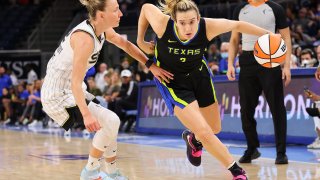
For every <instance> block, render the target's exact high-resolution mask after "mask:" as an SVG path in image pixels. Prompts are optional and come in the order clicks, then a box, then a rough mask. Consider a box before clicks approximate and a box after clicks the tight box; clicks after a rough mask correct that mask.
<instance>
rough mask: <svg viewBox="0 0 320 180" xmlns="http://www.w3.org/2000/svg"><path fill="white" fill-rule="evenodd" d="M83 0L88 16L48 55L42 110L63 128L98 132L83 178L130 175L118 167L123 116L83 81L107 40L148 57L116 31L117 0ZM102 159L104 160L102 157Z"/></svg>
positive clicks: (158, 72) (158, 73)
mask: <svg viewBox="0 0 320 180" xmlns="http://www.w3.org/2000/svg"><path fill="white" fill-rule="evenodd" d="M80 2H81V3H82V4H83V5H84V6H86V8H87V9H88V12H89V19H88V20H85V21H83V22H82V23H80V24H79V25H78V26H76V27H75V28H74V29H72V30H71V31H70V32H69V33H68V34H67V35H66V37H65V38H64V40H63V41H62V42H61V44H60V46H59V47H58V48H57V49H56V51H55V53H54V55H53V56H52V58H51V59H50V61H49V63H48V65H47V72H46V76H45V79H44V83H43V87H42V91H41V101H42V104H43V110H44V111H45V112H46V113H47V114H48V115H49V116H50V117H51V118H52V119H53V120H54V121H56V122H57V123H58V124H59V125H60V126H62V127H63V128H64V129H65V130H69V129H70V128H71V127H72V126H73V125H74V123H75V122H79V121H80V122H81V121H83V122H84V124H85V127H86V129H87V130H88V131H89V132H96V134H95V135H94V137H93V141H92V148H91V150H90V153H89V159H88V163H87V165H86V166H85V167H84V168H83V170H82V172H81V175H80V179H81V180H92V179H127V178H126V177H124V176H123V175H121V173H120V172H119V170H117V169H116V161H115V159H116V152H117V135H118V128H119V125H120V120H119V117H118V116H117V115H116V114H115V113H113V112H112V111H109V110H108V109H106V108H103V107H102V106H101V105H99V104H98V102H97V101H96V100H95V98H94V96H93V95H91V94H89V93H88V92H87V91H86V87H85V84H84V82H83V80H84V77H85V74H86V72H87V71H88V69H90V68H91V67H93V66H94V65H95V63H96V62H97V60H98V56H99V52H100V50H101V48H102V46H103V43H104V41H105V40H107V41H109V42H110V43H112V44H114V45H116V46H118V47H120V48H121V49H123V50H124V51H125V52H127V53H128V54H129V55H131V56H132V57H134V58H135V59H137V60H139V61H140V62H141V63H143V64H145V63H146V61H147V59H148V58H147V57H146V56H145V55H144V54H143V52H142V51H141V50H139V48H137V47H136V46H135V45H133V44H132V43H130V42H129V41H127V40H126V39H124V38H123V37H121V36H120V35H119V34H117V33H116V32H115V31H114V30H113V28H114V27H117V26H118V25H119V21H120V17H121V16H122V13H121V11H120V10H119V5H118V3H117V1H116V0H80ZM150 71H151V72H152V73H153V74H154V75H155V77H156V78H159V80H165V81H168V79H170V78H172V75H171V74H170V73H168V72H166V71H165V70H163V69H161V68H159V67H157V66H155V65H153V66H150ZM102 157H104V159H105V160H104V159H103V160H102V161H100V158H102Z"/></svg>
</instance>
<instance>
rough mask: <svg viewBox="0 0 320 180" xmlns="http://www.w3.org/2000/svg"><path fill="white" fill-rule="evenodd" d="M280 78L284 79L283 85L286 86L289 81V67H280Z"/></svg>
mask: <svg viewBox="0 0 320 180" xmlns="http://www.w3.org/2000/svg"><path fill="white" fill-rule="evenodd" d="M282 80H284V86H285V87H286V86H288V85H289V83H290V82H291V71H290V67H287V66H285V67H284V68H283V69H282Z"/></svg>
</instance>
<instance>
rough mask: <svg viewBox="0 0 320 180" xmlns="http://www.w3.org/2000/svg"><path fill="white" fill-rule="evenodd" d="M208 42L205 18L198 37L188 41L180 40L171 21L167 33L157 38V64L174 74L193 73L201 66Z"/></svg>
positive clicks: (202, 20)
mask: <svg viewBox="0 0 320 180" xmlns="http://www.w3.org/2000/svg"><path fill="white" fill-rule="evenodd" d="M208 42H209V40H208V39H207V35H206V24H205V20H204V19H203V18H201V19H200V23H199V26H198V30H197V32H196V35H195V36H194V37H193V38H192V39H190V40H187V41H182V40H180V39H179V36H178V32H177V28H176V26H175V23H174V21H173V20H171V19H169V21H168V23H167V28H166V31H165V33H164V34H163V36H162V37H161V38H157V43H156V47H155V48H156V49H155V56H156V58H157V64H158V65H159V66H160V67H161V68H163V69H165V70H168V71H170V72H172V73H188V72H191V71H192V70H194V69H195V68H198V67H200V66H201V64H202V59H203V56H204V53H205V52H206V50H207V48H206V47H207V44H208Z"/></svg>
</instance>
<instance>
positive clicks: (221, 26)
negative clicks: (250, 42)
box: [205, 18, 270, 40]
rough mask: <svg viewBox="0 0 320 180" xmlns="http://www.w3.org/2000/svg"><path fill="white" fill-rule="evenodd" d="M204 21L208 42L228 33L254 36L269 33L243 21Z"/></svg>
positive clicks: (208, 19) (210, 19) (211, 19)
mask: <svg viewBox="0 0 320 180" xmlns="http://www.w3.org/2000/svg"><path fill="white" fill-rule="evenodd" d="M205 20H206V29H207V37H208V39H209V40H211V39H213V38H214V37H216V36H218V35H220V34H223V33H226V32H229V31H235V32H240V33H245V34H251V35H256V36H262V35H264V34H266V33H270V31H267V30H265V29H263V28H260V27H258V26H256V25H253V24H250V23H247V22H244V21H234V20H228V19H213V18H205Z"/></svg>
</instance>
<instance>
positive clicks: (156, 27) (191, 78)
mask: <svg viewBox="0 0 320 180" xmlns="http://www.w3.org/2000/svg"><path fill="white" fill-rule="evenodd" d="M160 5H161V6H160V7H161V9H162V11H163V12H161V10H160V9H159V8H157V7H156V6H154V5H151V4H145V5H143V7H142V9H141V13H140V18H139V22H138V38H137V43H138V46H139V47H140V48H141V49H142V50H143V51H145V52H146V53H148V54H152V53H154V54H155V58H154V62H153V61H152V60H148V62H147V64H146V65H147V67H148V66H149V65H150V64H153V63H155V64H157V66H159V67H161V68H163V69H165V70H167V71H169V72H171V73H172V74H173V75H174V79H173V80H170V82H169V83H167V82H164V81H158V80H156V81H155V82H156V84H157V87H158V89H159V90H160V93H161V95H162V97H163V98H164V100H165V101H166V104H167V106H168V108H169V109H170V111H171V112H174V113H175V115H176V116H177V117H178V119H179V120H180V121H181V122H182V124H184V125H185V126H186V127H187V128H188V129H190V130H191V131H192V132H193V133H192V132H191V131H189V130H186V131H184V133H183V139H184V140H185V141H186V144H187V157H188V159H189V161H190V162H191V163H192V164H193V165H195V166H199V165H200V163H201V153H202V145H203V146H204V147H205V148H206V150H207V151H208V152H209V153H210V154H211V155H213V156H214V157H216V158H217V159H218V160H219V161H220V162H221V163H222V164H223V166H225V167H226V168H228V169H229V170H230V171H231V173H232V175H233V177H234V179H238V180H241V179H247V177H246V174H245V171H244V170H243V169H242V168H241V167H239V166H238V165H237V163H236V162H235V161H234V160H233V157H232V156H231V154H230V153H229V152H228V149H227V148H226V147H225V146H224V145H223V144H222V142H221V141H220V140H219V139H218V138H217V137H216V136H215V134H217V133H219V132H220V130H221V119H220V113H219V108H218V102H217V99H216V96H215V90H214V87H213V81H212V73H211V71H210V70H209V69H208V67H207V62H206V60H205V59H204V57H203V56H204V53H205V49H206V47H207V45H208V42H209V41H210V40H212V39H213V38H214V37H216V36H218V35H219V34H222V33H225V32H228V31H232V30H234V31H237V32H244V33H248V34H254V35H257V36H261V35H263V34H266V33H268V31H266V30H264V29H262V28H259V27H257V26H254V25H252V24H249V23H246V22H239V21H231V20H226V19H212V18H201V17H200V14H199V10H198V7H197V6H196V4H195V3H194V2H193V1H191V0H166V1H165V2H164V3H161V2H160ZM149 24H150V25H151V27H152V29H153V31H154V32H155V33H156V35H157V41H156V44H155V47H154V46H153V44H152V43H150V42H145V40H144V37H145V32H146V30H147V28H148V25H149Z"/></svg>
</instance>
